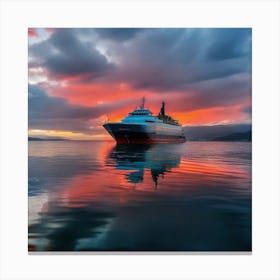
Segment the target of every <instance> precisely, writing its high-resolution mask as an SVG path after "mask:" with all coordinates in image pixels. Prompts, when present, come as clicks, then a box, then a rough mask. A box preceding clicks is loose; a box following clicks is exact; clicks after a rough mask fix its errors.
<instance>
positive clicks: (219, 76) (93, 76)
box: [29, 28, 252, 130]
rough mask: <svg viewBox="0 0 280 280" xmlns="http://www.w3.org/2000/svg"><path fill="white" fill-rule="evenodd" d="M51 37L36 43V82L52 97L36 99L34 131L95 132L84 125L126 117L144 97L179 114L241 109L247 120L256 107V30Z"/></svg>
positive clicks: (32, 57) (100, 31) (56, 33)
mask: <svg viewBox="0 0 280 280" xmlns="http://www.w3.org/2000/svg"><path fill="white" fill-rule="evenodd" d="M39 31H40V30H39V29H38V32H39ZM41 33H42V34H43V32H42V31H40V32H39V34H41ZM45 33H46V32H45ZM47 35H48V36H45V37H44V38H43V39H42V40H40V41H36V42H34V41H32V40H34V38H31V39H32V40H30V46H29V67H30V69H31V70H30V76H29V78H30V82H32V83H33V84H34V83H42V82H44V84H45V85H44V88H45V89H47V92H48V94H47V93H46V92H45V94H43V95H40V94H39V93H37V94H35V96H33V97H32V98H31V99H30V101H29V102H30V104H31V106H30V110H31V112H30V117H31V122H30V123H31V125H35V123H36V126H37V127H39V125H40V124H41V125H42V126H44V127H47V126H49V127H51V126H52V127H63V126H64V127H66V126H67V127H69V128H70V126H71V125H68V123H71V122H67V120H73V123H72V125H73V127H74V128H73V129H76V130H79V129H80V130H87V129H88V128H87V125H84V124H85V123H86V122H84V121H81V120H88V119H96V118H98V117H100V116H101V115H102V114H104V113H106V112H110V113H111V112H112V111H113V112H116V111H114V110H118V109H116V108H123V109H124V110H122V112H121V113H123V112H124V111H125V110H129V108H128V107H125V104H132V102H133V100H135V99H136V98H139V95H140V94H141V95H142V94H144V95H146V97H147V100H153V101H151V103H152V106H154V104H155V102H157V104H158V102H160V101H162V100H163V98H164V99H165V100H166V101H168V107H169V108H170V110H171V111H172V112H185V113H186V112H191V111H192V110H204V109H207V108H209V109H211V108H217V107H223V106H224V107H229V106H234V108H237V109H234V110H237V111H238V113H239V114H240V115H241V114H242V113H243V114H242V115H243V116H246V114H244V113H246V112H245V111H246V109H245V107H246V106H249V105H250V104H251V55H252V54H251V52H252V50H251V43H252V42H251V40H252V38H251V36H252V34H251V29H250V28H93V29H90V28H79V29H65V28H62V29H61V28H58V29H55V30H52V33H50V32H48V34H47ZM44 76H45V78H44ZM123 85H125V87H124V86H123ZM32 90H33V91H34V89H32ZM32 90H31V91H32ZM35 91H36V90H35ZM39 92H40V91H39ZM31 94H32V93H31ZM49 94H51V96H50V95H49ZM54 96H57V97H54ZM61 96H63V98H61ZM70 100H71V102H69V101H70ZM87 100H88V101H87ZM100 100H101V101H102V102H105V103H104V104H103V105H100V106H93V107H89V105H88V104H87V105H88V106H83V104H86V102H89V103H90V104H96V103H97V101H100ZM114 100H115V101H116V102H114ZM174 100H176V102H174ZM118 102H119V103H118ZM78 104H79V105H78ZM243 107H244V110H245V111H242V110H243V109H240V108H243ZM118 113H120V111H118ZM229 114H230V113H229ZM119 115H120V114H119ZM119 115H118V116H119ZM247 115H248V117H249V116H250V115H249V114H247ZM229 118H230V116H229ZM54 120H56V121H54ZM57 120H59V121H57ZM221 121H224V120H223V119H221ZM82 124H83V125H82Z"/></svg>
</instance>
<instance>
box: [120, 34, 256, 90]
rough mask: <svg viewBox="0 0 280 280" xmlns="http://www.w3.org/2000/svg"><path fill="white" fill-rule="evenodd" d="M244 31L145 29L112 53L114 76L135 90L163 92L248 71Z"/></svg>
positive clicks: (246, 40)
mask: <svg viewBox="0 0 280 280" xmlns="http://www.w3.org/2000/svg"><path fill="white" fill-rule="evenodd" d="M240 30H241V31H240ZM244 30H245V31H243V29H225V30H223V31H220V29H147V30H146V31H145V32H143V31H142V33H141V36H138V37H136V38H135V40H133V41H131V43H130V44H128V45H126V46H123V47H121V48H119V53H117V54H115V55H116V56H117V57H119V61H120V64H119V65H118V70H119V71H118V73H117V74H116V77H117V79H122V80H125V81H126V82H127V83H130V84H131V85H132V86H133V87H134V88H135V89H138V90H139V89H150V90H154V91H158V92H162V91H178V90H184V89H185V88H187V87H188V86H189V85H190V84H191V83H197V82H199V81H204V80H209V79H217V78H226V77H229V76H231V75H235V74H238V73H244V72H250V64H251V60H250V51H251V50H250V43H249V42H250V34H251V32H250V29H244ZM239 36H240V37H239ZM218 53H219V54H220V56H218Z"/></svg>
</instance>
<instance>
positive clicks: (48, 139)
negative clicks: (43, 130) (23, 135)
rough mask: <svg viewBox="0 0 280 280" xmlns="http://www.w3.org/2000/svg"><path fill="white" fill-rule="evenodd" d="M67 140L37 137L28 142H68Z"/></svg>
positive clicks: (29, 138)
mask: <svg viewBox="0 0 280 280" xmlns="http://www.w3.org/2000/svg"><path fill="white" fill-rule="evenodd" d="M66 140H67V139H65V138H37V137H28V141H66Z"/></svg>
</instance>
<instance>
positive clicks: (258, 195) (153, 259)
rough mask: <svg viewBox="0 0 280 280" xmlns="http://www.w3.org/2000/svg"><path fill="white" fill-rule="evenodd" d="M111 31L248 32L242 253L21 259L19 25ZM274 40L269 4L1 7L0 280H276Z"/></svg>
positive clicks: (22, 43)
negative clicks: (249, 164)
mask: <svg viewBox="0 0 280 280" xmlns="http://www.w3.org/2000/svg"><path fill="white" fill-rule="evenodd" d="M0 1H1V0H0ZM112 26H113V27H114V26H115V27H117V26H118V27H252V28H253V254H252V255H133V256H131V255H36V256H35V255H28V252H27V183H26V182H27V74H26V73H27V28H28V27H112ZM279 34H280V30H279V2H278V1H273V0H271V1H265V0H262V1H261V0H260V1H254V0H251V1H250V0H247V1H232V0H229V1H212V0H206V1H177V0H176V1H134V2H133V1H130V2H129V1H102V2H101V1H86V0H84V1H53V0H50V1H44V0H42V1H25V0H19V1H16V0H10V1H8V0H6V1H4V0H2V1H1V60H0V61H1V193H0V198H1V204H0V205H1V212H0V214H1V216H0V218H1V226H0V229H1V236H0V248H1V255H0V256H1V258H0V279H3V280H4V279H5V280H6V279H29V280H32V279H36V280H38V279H69V280H70V279H81V280H82V279H122V280H125V279H174V280H175V279H215V280H218V279H223V280H225V279H262V280H263V279H267V280H268V279H279V278H280V272H279V263H280V258H279V255H280V254H279V236H280V231H279V221H280V218H279V204H280V203H279V197H280V195H279V175H278V172H279V170H280V169H279V140H280V139H279V127H280V125H279V77H280V73H279V49H280V46H279Z"/></svg>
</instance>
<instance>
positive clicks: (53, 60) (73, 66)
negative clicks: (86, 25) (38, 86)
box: [30, 29, 113, 76]
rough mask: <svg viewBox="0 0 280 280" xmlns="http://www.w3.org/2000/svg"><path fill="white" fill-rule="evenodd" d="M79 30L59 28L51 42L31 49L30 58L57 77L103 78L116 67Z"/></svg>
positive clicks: (48, 41) (36, 45)
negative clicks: (91, 76)
mask: <svg viewBox="0 0 280 280" xmlns="http://www.w3.org/2000/svg"><path fill="white" fill-rule="evenodd" d="M77 34H78V32H77V31H76V30H75V29H58V30H57V31H56V32H54V33H53V34H52V35H51V36H50V38H49V39H47V40H45V41H43V42H40V43H37V44H34V45H33V46H31V47H30V56H31V57H33V59H34V60H35V61H36V60H37V61H39V62H40V63H41V65H42V66H44V67H46V68H47V69H48V71H50V72H51V73H52V74H54V75H62V76H64V75H66V76H67V75H70V76H75V75H84V74H90V75H93V76H99V75H101V74H103V73H104V72H105V71H107V70H109V69H111V68H112V67H113V65H112V64H111V63H109V62H108V61H107V59H106V57H105V56H104V55H103V54H101V53H100V52H99V51H98V50H97V49H96V47H95V44H94V43H90V42H82V41H80V40H79V38H78V36H77Z"/></svg>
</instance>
